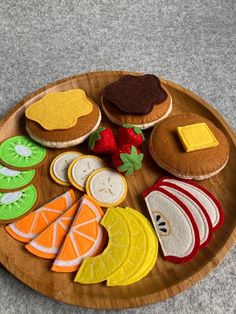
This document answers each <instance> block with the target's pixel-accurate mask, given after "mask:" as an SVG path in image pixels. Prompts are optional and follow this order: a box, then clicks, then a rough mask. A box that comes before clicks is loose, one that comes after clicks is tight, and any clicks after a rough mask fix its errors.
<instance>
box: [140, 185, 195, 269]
mask: <svg viewBox="0 0 236 314" xmlns="http://www.w3.org/2000/svg"><path fill="white" fill-rule="evenodd" d="M153 191H159V192H161V193H163V194H164V195H166V196H167V197H169V198H171V199H172V201H173V202H175V203H177V204H178V205H179V206H180V207H181V208H182V209H183V211H184V212H185V213H186V215H187V216H188V217H189V220H190V222H191V224H192V227H193V231H194V235H195V243H194V247H193V249H192V251H191V253H190V254H188V255H187V256H184V257H177V256H172V255H166V256H165V259H166V260H168V261H170V262H174V263H183V262H188V261H190V260H191V259H192V258H193V257H194V256H195V255H196V254H197V252H198V251H199V248H200V237H199V232H198V227H197V224H196V222H195V220H194V218H193V215H192V214H191V212H190V211H189V209H188V208H187V207H186V206H185V205H184V204H183V202H181V201H180V200H179V199H178V198H177V197H176V196H175V195H173V194H171V193H170V192H168V191H165V190H164V189H162V188H161V187H160V186H156V185H154V186H152V187H150V188H148V189H147V190H146V191H144V192H143V193H142V195H143V197H144V199H145V198H146V196H148V195H149V194H150V193H151V192H153ZM145 202H146V201H145ZM146 204H147V207H148V203H146ZM148 211H149V213H150V216H151V219H152V221H153V215H152V213H151V212H150V211H151V210H149V207H148ZM155 230H156V229H155ZM157 235H158V233H157ZM158 238H159V235H158ZM160 244H161V243H160Z"/></svg>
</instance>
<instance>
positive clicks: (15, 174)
mask: <svg viewBox="0 0 236 314" xmlns="http://www.w3.org/2000/svg"><path fill="white" fill-rule="evenodd" d="M34 178H35V170H34V169H31V170H13V169H10V168H8V167H5V166H4V165H2V164H0V192H6V191H7V192H13V191H14V190H16V189H19V188H23V187H26V186H27V185H29V184H30V183H31V182H32V180H33V179H34Z"/></svg>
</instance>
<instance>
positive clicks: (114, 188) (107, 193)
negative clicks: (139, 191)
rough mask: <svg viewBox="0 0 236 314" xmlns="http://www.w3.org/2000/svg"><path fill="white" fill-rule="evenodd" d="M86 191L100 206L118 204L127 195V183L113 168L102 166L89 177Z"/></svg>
mask: <svg viewBox="0 0 236 314" xmlns="http://www.w3.org/2000/svg"><path fill="white" fill-rule="evenodd" d="M86 192H87V194H88V195H89V196H90V197H92V198H93V199H94V200H95V201H96V203H97V204H98V205H99V206H103V207H110V206H116V205H119V204H120V203H121V202H123V200H124V199H125V197H126V194H127V183H126V180H125V178H124V177H123V176H122V175H121V174H120V173H118V172H117V171H115V170H113V169H111V168H101V169H98V170H95V171H94V172H93V173H92V174H91V175H90V176H89V177H88V179H87V182H86Z"/></svg>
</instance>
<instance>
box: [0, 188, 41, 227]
mask: <svg viewBox="0 0 236 314" xmlns="http://www.w3.org/2000/svg"><path fill="white" fill-rule="evenodd" d="M36 202H37V190H36V188H35V187H34V186H33V185H29V186H28V187H26V188H24V189H22V190H18V191H15V192H7V193H2V192H0V222H9V221H10V220H12V219H15V218H18V217H20V216H22V215H24V214H25V213H27V212H28V211H29V210H32V209H33V208H34V206H35V204H36Z"/></svg>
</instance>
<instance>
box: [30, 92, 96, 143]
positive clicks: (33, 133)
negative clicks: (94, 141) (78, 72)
mask: <svg viewBox="0 0 236 314" xmlns="http://www.w3.org/2000/svg"><path fill="white" fill-rule="evenodd" d="M25 116H26V130H27V132H28V133H29V135H30V137H32V139H34V140H35V141H36V142H38V143H40V144H42V145H43V146H46V147H51V148H63V147H70V146H75V145H78V144H80V143H82V142H83V141H84V140H85V139H86V138H87V137H88V136H89V135H90V134H91V133H92V132H93V131H95V130H96V129H97V128H98V126H99V124H100V121H101V112H100V110H99V107H98V106H97V104H96V103H95V102H94V101H93V100H92V99H90V98H88V97H87V96H86V94H85V92H84V91H83V90H82V89H73V90H68V91H65V92H54V93H50V94H48V95H46V96H44V97H43V98H42V99H40V100H39V101H37V102H35V103H33V104H31V105H29V107H28V108H27V109H26V111H25Z"/></svg>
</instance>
